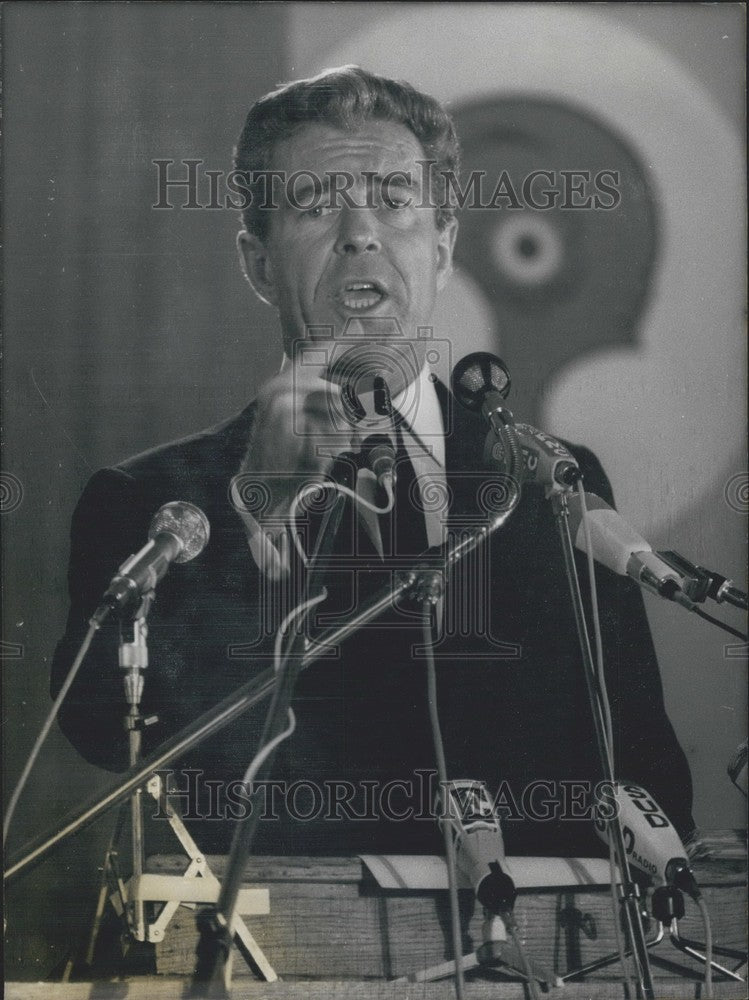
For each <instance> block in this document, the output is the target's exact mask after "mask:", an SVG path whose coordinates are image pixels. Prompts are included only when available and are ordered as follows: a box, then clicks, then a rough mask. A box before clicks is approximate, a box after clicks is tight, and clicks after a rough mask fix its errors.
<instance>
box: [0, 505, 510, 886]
mask: <svg viewBox="0 0 749 1000" xmlns="http://www.w3.org/2000/svg"><path fill="white" fill-rule="evenodd" d="M518 500H519V497H517V498H516V499H515V500H514V502H512V503H510V504H509V505H508V507H506V508H505V509H503V510H501V511H499V512H497V513H495V514H494V515H493V517H491V518H490V519H489V520H488V521H487V522H486V523H485V524H482V525H480V526H479V527H477V528H474V529H473V530H472V531H470V532H466V533H465V534H462V535H461V538H460V539H459V541H457V542H456V543H455V544H454V545H453V546H451V547H450V548H449V549H448V550H447V551H446V552H445V553H444V555H443V557H442V560H441V567H442V568H443V570H444V571H445V572H447V571H448V570H449V569H451V568H452V567H453V566H454V565H456V564H457V563H458V562H460V560H461V559H463V558H464V557H465V556H467V555H469V554H470V553H471V552H473V550H474V549H476V548H478V547H479V546H480V545H483V544H484V543H485V542H486V540H487V539H488V538H489V537H490V536H491V535H493V534H494V533H495V532H496V531H498V530H499V529H500V528H501V527H502V526H503V525H504V524H505V522H506V521H507V519H508V518H509V516H510V515H511V514H512V512H513V511H514V510H515V507H516V506H517V502H518ZM434 568H435V567H434V564H432V565H431V566H430V569H431V570H433V569H434ZM419 573H420V569H419V567H414V568H412V569H409V570H405V571H402V572H401V571H399V572H398V573H397V574H396V575H395V579H394V581H393V583H392V584H391V585H388V586H386V587H384V588H383V589H382V590H381V591H380V593H379V594H376V595H374V596H373V597H372V598H370V599H369V600H368V601H366V602H365V603H364V604H363V605H362V607H361V608H360V609H359V610H358V611H356V612H355V613H354V614H353V615H352V616H351V618H350V619H349V620H348V621H347V622H346V623H345V624H343V625H338V626H334V627H333V628H330V629H328V630H327V631H326V632H324V633H323V634H322V635H320V636H319V637H318V639H317V641H316V642H315V643H314V644H313V645H311V646H310V647H309V648H308V649H305V650H304V652H303V653H302V654H301V656H300V663H299V667H300V669H301V670H305V669H306V668H307V667H309V666H310V665H311V664H313V663H315V661H317V660H319V659H320V658H321V657H323V656H324V655H325V654H326V652H327V650H328V648H329V647H330V646H337V645H338V644H340V643H341V642H343V641H344V640H345V639H347V638H348V637H349V636H350V635H352V634H353V633H354V632H356V631H357V629H359V628H361V627H362V626H363V625H368V624H369V623H370V622H372V621H374V620H375V619H376V618H378V617H379V616H380V615H381V614H383V612H385V611H386V610H387V609H388V608H390V607H391V605H392V602H393V600H394V599H395V598H397V597H398V596H400V595H401V594H403V593H405V592H407V591H410V590H411V589H412V588H413V586H414V584H415V583H416V581H417V580H418V579H419ZM275 686H276V673H275V671H274V669H273V668H272V667H269V668H268V669H267V670H264V671H263V672H262V673H260V674H259V675H258V676H257V677H255V678H253V679H252V680H250V681H248V682H247V683H246V684H243V685H241V687H239V688H237V689H236V690H235V691H233V692H232V693H231V694H230V695H228V696H227V697H226V698H224V699H223V700H222V701H220V702H219V703H218V704H217V705H215V706H214V707H213V708H210V709H208V711H206V712H204V713H203V714H202V715H200V716H199V717H198V718H197V719H195V720H194V721H193V722H191V723H190V724H189V725H187V726H185V727H184V728H183V729H181V730H180V731H179V732H177V733H175V734H174V736H171V737H170V738H169V739H168V740H165V741H164V743H162V745H161V747H160V748H159V749H158V750H156V751H154V753H153V754H151V756H150V757H148V758H146V759H145V760H144V761H143V762H142V763H141V764H140V765H138V766H136V767H131V768H130V769H129V770H128V771H126V772H125V774H124V775H123V776H121V777H120V778H118V779H117V781H116V782H114V783H113V784H112V786H111V787H110V789H109V790H108V791H106V792H104V793H103V794H99V795H96V796H95V797H93V798H92V799H91V800H89V802H88V803H87V804H85V805H84V806H82V807H79V808H78V809H77V810H76V811H74V812H73V813H72V814H70V816H69V817H68V818H67V819H65V820H63V821H62V823H61V824H60V825H59V826H58V827H57V828H55V829H54V830H53V832H52V833H51V834H50V833H45V834H42V835H40V836H39V837H37V838H35V839H34V840H31V841H30V842H28V843H27V844H26V845H25V846H24V848H23V849H22V853H20V856H18V855H17V856H16V860H12V861H11V863H10V864H9V865H8V866H7V868H6V869H5V872H4V874H3V879H4V880H5V881H7V882H12V881H13V880H14V879H16V878H18V876H19V875H21V874H23V872H25V871H27V870H28V869H29V868H31V867H32V866H33V865H35V864H38V863H39V862H40V861H41V860H42V859H43V858H44V857H46V855H47V854H48V853H49V852H50V851H51V850H52V849H53V848H54V847H56V846H57V845H58V844H61V843H62V842H63V841H65V840H67V839H68V837H71V836H73V834H75V833H77V832H78V831H79V830H82V829H84V828H85V827H87V826H90V824H91V823H93V822H94V821H95V820H97V819H98V818H99V817H100V816H101V815H102V814H103V813H105V812H107V811H108V810H109V809H111V808H112V807H113V806H116V805H118V804H119V803H120V802H122V801H123V800H124V799H126V798H127V797H128V796H129V795H130V794H131V793H132V792H133V791H134V790H135V789H136V788H137V787H138V786H139V785H142V784H143V783H144V782H146V781H147V780H148V778H149V777H150V776H151V774H153V772H154V771H158V770H161V769H163V768H165V767H167V766H168V765H169V764H171V763H172V762H173V761H174V760H176V759H178V758H179V757H181V756H182V755H183V754H185V753H187V752H188V751H189V750H192V749H193V748H194V747H196V746H198V745H199V744H200V743H203V742H204V741H205V740H207V739H209V738H210V737H211V736H214V735H215V734H216V733H218V732H220V731H221V730H222V729H224V728H225V727H226V726H228V725H229V724H230V723H232V722H234V721H235V720H236V719H237V718H239V717H240V716H242V715H243V714H244V713H245V712H246V711H248V710H249V709H250V708H252V707H253V706H255V705H257V704H259V703H260V702H262V701H264V700H265V699H266V698H267V697H269V696H270V695H271V694H272V693H273V690H274V688H275Z"/></svg>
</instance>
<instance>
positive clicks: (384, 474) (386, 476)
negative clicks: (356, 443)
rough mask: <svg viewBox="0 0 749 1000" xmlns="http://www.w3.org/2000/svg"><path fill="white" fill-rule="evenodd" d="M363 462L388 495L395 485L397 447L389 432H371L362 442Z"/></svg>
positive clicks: (390, 494)
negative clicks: (394, 445)
mask: <svg viewBox="0 0 749 1000" xmlns="http://www.w3.org/2000/svg"><path fill="white" fill-rule="evenodd" d="M361 450H362V462H363V464H364V465H366V467H367V468H368V469H369V470H370V471H371V472H373V473H374V474H375V476H376V477H377V482H378V483H379V484H380V486H381V487H382V489H383V490H385V492H386V493H387V495H388V497H390V496H392V493H393V488H394V485H395V458H396V455H395V448H394V447H393V442H392V441H391V440H390V438H389V437H388V435H387V434H370V435H369V437H367V438H365V439H364V441H363V442H362V447H361Z"/></svg>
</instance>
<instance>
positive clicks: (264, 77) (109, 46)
mask: <svg viewBox="0 0 749 1000" xmlns="http://www.w3.org/2000/svg"><path fill="white" fill-rule="evenodd" d="M3 14H4V46H3V47H4V62H5V67H4V78H5V79H4V83H5V100H4V104H5V125H6V134H5V143H4V158H5V168H4V169H5V182H4V188H5V189H4V205H5V208H4V223H5V232H6V250H5V258H4V275H3V276H4V283H5V301H4V314H3V326H4V333H5V349H6V357H5V370H4V377H3V390H4V394H3V406H4V413H3V418H4V428H5V435H4V457H3V473H4V476H5V477H13V478H5V479H4V486H8V488H9V489H12V490H13V491H14V495H13V498H12V500H11V502H10V504H8V503H6V499H7V498H6V497H5V496H4V498H3V509H4V511H5V512H4V513H3V515H2V517H3V528H5V529H6V530H5V532H4V534H5V542H4V560H3V584H4V615H5V620H4V626H3V642H4V646H3V652H4V654H6V655H4V660H3V665H4V713H3V722H4V751H5V768H4V775H5V786H6V801H7V794H8V793H9V791H10V788H11V787H12V785H13V784H14V783H15V780H16V778H17V776H18V774H19V772H20V769H21V767H22V766H23V762H24V760H25V757H26V754H27V753H28V751H29V749H30V747H31V745H32V743H33V740H34V737H35V734H36V732H37V730H38V728H39V725H40V723H41V720H42V718H43V717H44V714H45V713H46V711H47V709H48V706H49V704H50V701H49V696H48V693H47V692H48V669H49V660H50V656H51V653H52V650H53V648H54V644H55V642H56V639H57V638H58V636H59V634H60V632H61V629H62V626H63V622H64V615H65V610H66V595H65V566H66V562H67V556H68V544H67V531H68V524H69V521H70V515H71V513H72V509H73V506H74V504H75V501H76V499H77V496H78V494H79V493H80V491H81V489H82V487H83V485H84V483H85V481H86V480H87V478H88V477H89V475H90V474H91V473H92V472H93V471H94V470H95V469H97V468H98V467H100V466H101V465H103V464H107V463H111V462H114V461H117V460H119V459H122V458H124V457H126V456H127V455H129V454H132V453H134V452H137V451H140V450H142V449H144V448H146V447H149V446H151V445H154V444H157V443H159V442H161V441H165V440H168V439H169V438H173V437H176V436H181V435H184V434H188V433H190V432H192V431H196V430H199V429H200V428H201V427H204V426H206V425H209V424H211V423H214V422H216V421H218V420H220V419H223V418H224V417H226V416H229V415H231V414H232V413H233V412H235V411H236V410H238V409H240V408H241V407H243V406H244V405H245V404H246V403H247V402H248V401H249V399H250V398H252V396H253V394H254V390H255V386H256V385H257V383H258V382H259V381H260V380H261V379H262V378H264V377H266V376H267V375H268V374H269V373H270V372H271V371H272V369H273V368H274V367H275V366H276V365H277V362H278V359H279V357H280V342H279V338H278V334H277V327H276V323H275V318H274V316H273V314H272V312H271V311H270V310H269V309H267V308H266V307H264V306H262V305H261V304H260V303H259V302H257V301H256V300H255V299H254V297H253V296H252V294H251V293H250V291H249V289H248V287H247V285H246V283H245V282H244V279H243V278H242V276H241V272H240V270H239V266H238V264H237V257H236V251H235V248H234V238H235V233H236V231H237V229H238V221H239V220H238V215H237V213H236V212H235V211H233V210H224V209H221V210H208V209H205V210H192V211H190V210H184V209H178V208H175V209H174V210H173V211H157V210H154V209H153V208H152V205H153V204H155V203H156V201H157V194H158V192H157V171H156V167H155V166H154V165H153V162H152V161H153V160H154V159H157V158H163V159H172V160H174V161H176V166H175V168H173V169H176V170H179V171H180V172H181V175H182V176H184V175H185V173H186V168H184V167H182V166H180V165H179V164H180V161H181V160H182V159H195V160H201V161H202V166H201V171H200V173H201V177H202V186H201V189H200V192H199V200H200V201H201V202H203V203H204V204H206V203H208V202H209V200H210V199H209V192H208V186H207V180H206V179H205V176H204V175H203V173H202V172H203V170H204V169H212V170H224V171H226V170H229V169H230V166H231V152H232V147H233V144H234V141H235V138H236V136H237V135H238V133H239V131H240V129H241V127H242V124H243V121H244V115H245V113H246V110H247V108H248V106H249V105H250V103H251V102H252V101H253V100H254V99H255V98H257V97H258V96H259V95H260V94H261V93H263V92H265V91H266V90H267V89H268V86H269V84H272V83H273V81H275V80H279V81H280V80H282V79H284V78H285V76H286V75H287V74H286V66H285V56H284V51H285V43H284V37H285V19H286V7H285V5H282V4H279V5H275V4H272V5H241V6H240V5H231V6H226V5H213V4H205V5H204V4H62V3H55V4H28V5H27V4H14V5H11V6H8V7H6V8H5V9H4V11H3ZM184 200H185V197H184V194H183V193H182V192H179V191H177V192H175V193H174V196H173V202H174V204H175V205H180V204H182V203H183V202H184ZM8 507H10V508H12V509H7V508H8ZM113 669H116V666H115V665H113ZM102 777H103V775H102V774H101V773H100V772H98V771H96V770H95V769H94V768H91V767H88V766H87V765H85V764H83V762H82V761H80V759H79V758H78V757H77V755H75V754H74V753H73V752H72V750H70V749H69V748H68V747H67V744H66V741H65V740H64V738H63V737H62V736H61V735H60V734H59V733H58V732H55V733H53V735H52V737H51V739H50V743H49V745H48V747H47V748H46V749H45V751H44V753H43V755H42V758H41V760H40V761H39V764H38V766H37V769H36V770H35V772H34V774H33V776H32V784H31V787H30V789H29V791H28V794H27V795H26V796H25V797H24V799H23V800H22V802H21V804H20V806H19V810H18V813H17V821H16V826H15V830H14V832H13V836H12V839H11V847H12V848H17V847H18V846H20V844H21V843H22V842H23V841H25V840H26V839H27V838H28V837H29V836H30V835H31V834H32V833H35V832H37V831H39V830H40V829H41V828H46V827H47V826H49V824H51V823H52V822H53V821H54V820H55V818H56V817H58V816H60V815H61V814H63V813H65V812H67V810H68V809H70V808H71V807H72V806H74V805H75V803H77V802H78V801H79V800H80V799H81V797H83V796H84V795H87V794H89V793H91V792H92V791H93V790H94V789H95V788H96V787H97V786H99V785H100V784H101V781H102ZM110 824H111V819H107V820H105V821H103V822H102V823H101V824H99V826H98V827H97V828H95V829H94V830H92V831H90V832H88V833H87V834H85V835H84V836H81V837H79V838H78V839H77V840H76V841H75V842H73V843H70V844H69V845H67V846H66V847H65V848H64V849H63V850H62V851H60V852H58V853H56V854H55V856H54V857H53V858H51V859H50V860H49V861H48V862H47V863H45V864H44V866H43V867H41V868H40V869H38V870H37V871H36V872H34V873H32V874H30V875H29V876H28V877H25V878H23V879H22V880H21V881H20V882H19V884H18V885H17V886H14V887H13V889H12V891H11V893H10V895H9V898H8V919H9V937H8V945H7V951H6V959H7V960H8V963H9V964H8V967H7V968H6V976H9V977H10V978H13V977H14V976H18V975H24V976H26V975H28V976H31V977H33V978H43V977H44V975H45V974H46V972H47V971H48V970H49V969H50V968H51V967H52V966H54V965H55V964H57V963H58V962H60V961H61V960H62V959H63V958H64V956H65V954H66V952H67V949H68V948H69V947H70V946H71V945H72V944H73V943H75V942H77V941H78V940H79V939H80V935H81V933H82V931H83V924H84V919H85V918H90V916H91V906H92V905H93V901H92V898H91V888H92V886H93V885H94V882H95V878H96V867H97V865H98V864H99V863H100V862H101V860H102V855H103V850H104V846H105V840H106V837H107V835H108V832H109V826H110Z"/></svg>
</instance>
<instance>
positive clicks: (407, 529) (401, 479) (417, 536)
mask: <svg viewBox="0 0 749 1000" xmlns="http://www.w3.org/2000/svg"><path fill="white" fill-rule="evenodd" d="M394 416H395V440H396V457H395V476H396V479H395V507H394V509H393V512H392V518H391V524H392V527H393V528H394V536H393V543H392V550H391V551H392V554H393V556H395V557H401V558H402V557H403V556H413V555H419V554H420V553H422V552H424V551H425V550H426V549H427V548H428V547H429V542H428V539H427V532H426V521H425V520H424V510H423V508H422V505H421V494H420V491H419V486H418V483H417V482H416V471H415V469H414V467H413V463H412V462H411V459H410V458H409V456H408V452H407V450H406V447H405V445H404V443H403V431H402V427H403V429H405V430H406V432H407V433H408V425H407V424H406V423H405V421H403V420H402V418H400V416H399V414H397V413H396V414H394ZM381 520H382V518H381ZM386 551H387V550H386Z"/></svg>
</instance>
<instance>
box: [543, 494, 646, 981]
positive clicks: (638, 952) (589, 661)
mask: <svg viewBox="0 0 749 1000" xmlns="http://www.w3.org/2000/svg"><path fill="white" fill-rule="evenodd" d="M552 507H553V510H554V515H555V517H556V521H557V527H558V529H559V536H560V539H561V542H562V553H563V556H564V566H565V573H566V576H567V582H568V584H569V589H570V596H571V598H572V605H573V608H574V613H575V624H576V626H577V634H578V639H579V641H580V652H581V655H582V659H583V668H584V673H585V682H586V685H587V688H588V697H589V699H590V707H591V712H592V715H593V723H594V726H595V731H596V741H597V744H598V753H599V757H600V763H601V769H602V772H603V775H604V778H605V780H606V781H608V782H610V783H611V784H612V785H614V786H615V785H616V777H615V775H614V772H613V766H612V752H613V751H612V748H611V747H610V746H609V740H608V735H607V731H606V723H605V717H604V710H603V704H602V701H601V692H600V690H599V680H598V677H597V676H596V671H595V666H594V663H593V654H592V651H591V648H590V637H589V634H588V629H587V626H586V622H585V608H584V605H583V599H582V594H581V592H580V584H579V581H578V578H577V570H576V567H575V555H574V546H573V543H572V536H571V535H570V529H569V521H568V516H569V512H568V506H567V495H566V493H565V492H564V491H561V490H560V491H557V492H555V493H554V494H553V497H552ZM607 827H608V835H609V837H610V838H611V839H612V843H613V848H614V854H615V857H616V863H617V865H618V867H619V876H620V880H621V899H620V902H621V905H622V913H623V915H624V920H625V924H626V927H627V932H628V935H629V940H630V942H631V945H632V955H633V958H634V961H635V968H636V970H637V977H638V985H639V988H640V991H641V994H642V996H643V997H644V998H645V1000H653V998H654V997H655V987H654V984H653V976H652V972H651V969H650V959H649V956H648V942H647V940H646V938H645V930H644V928H643V924H642V912H641V904H640V898H639V891H638V888H637V884H636V882H635V881H634V880H633V878H632V874H631V872H630V869H629V861H628V859H627V852H626V849H625V845H624V835H623V831H622V825H621V821H620V819H619V816H618V815H617V816H614V817H613V819H610V820H607Z"/></svg>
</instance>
